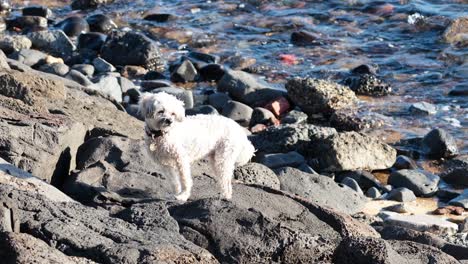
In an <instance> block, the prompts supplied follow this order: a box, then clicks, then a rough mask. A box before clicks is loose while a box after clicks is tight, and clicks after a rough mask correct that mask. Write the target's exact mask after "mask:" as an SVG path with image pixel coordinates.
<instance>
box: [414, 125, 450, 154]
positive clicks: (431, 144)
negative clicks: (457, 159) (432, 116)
mask: <svg viewBox="0 0 468 264" xmlns="http://www.w3.org/2000/svg"><path fill="white" fill-rule="evenodd" d="M421 145H422V150H423V152H424V153H425V154H426V155H428V156H430V157H433V158H436V159H439V158H450V157H453V156H455V155H457V154H458V147H457V143H456V142H455V139H454V138H453V137H452V135H450V134H449V133H447V132H446V131H445V130H443V129H440V128H436V129H433V130H431V131H430V132H429V133H428V134H427V135H426V136H424V139H423V140H422V144H421Z"/></svg>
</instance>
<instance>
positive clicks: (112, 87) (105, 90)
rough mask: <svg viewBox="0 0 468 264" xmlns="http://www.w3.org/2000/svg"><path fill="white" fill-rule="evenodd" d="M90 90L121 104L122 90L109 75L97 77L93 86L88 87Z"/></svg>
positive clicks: (117, 81) (117, 82)
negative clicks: (94, 90)
mask: <svg viewBox="0 0 468 264" xmlns="http://www.w3.org/2000/svg"><path fill="white" fill-rule="evenodd" d="M89 88H91V89H96V90H97V91H99V92H101V93H102V94H104V95H108V96H110V97H112V98H114V99H115V100H116V101H117V102H119V103H120V102H122V89H121V88H120V85H119V80H118V79H117V77H115V76H114V75H111V74H105V75H101V76H99V77H97V79H96V80H95V85H92V86H89Z"/></svg>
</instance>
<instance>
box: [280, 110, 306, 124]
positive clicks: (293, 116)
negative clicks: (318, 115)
mask: <svg viewBox="0 0 468 264" xmlns="http://www.w3.org/2000/svg"><path fill="white" fill-rule="evenodd" d="M305 122H307V114H306V113H304V112H302V111H299V110H292V111H290V112H289V113H287V114H286V115H285V116H284V117H283V118H281V123H282V124H302V123H305Z"/></svg>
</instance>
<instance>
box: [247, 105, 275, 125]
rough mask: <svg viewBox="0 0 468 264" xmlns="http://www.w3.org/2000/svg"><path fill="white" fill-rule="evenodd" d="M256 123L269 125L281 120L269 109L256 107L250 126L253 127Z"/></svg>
mask: <svg viewBox="0 0 468 264" xmlns="http://www.w3.org/2000/svg"><path fill="white" fill-rule="evenodd" d="M256 124H264V125H267V126H269V125H273V124H279V121H278V119H276V117H275V115H274V114H273V113H272V112H270V111H269V110H267V109H265V108H262V107H255V108H254V109H253V112H252V118H251V119H250V124H249V127H253V126H255V125H256Z"/></svg>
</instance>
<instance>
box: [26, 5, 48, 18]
mask: <svg viewBox="0 0 468 264" xmlns="http://www.w3.org/2000/svg"><path fill="white" fill-rule="evenodd" d="M22 12H23V16H41V17H45V18H51V17H52V16H53V14H52V10H50V9H49V8H47V7H45V6H27V7H24V8H23V10H22Z"/></svg>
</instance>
